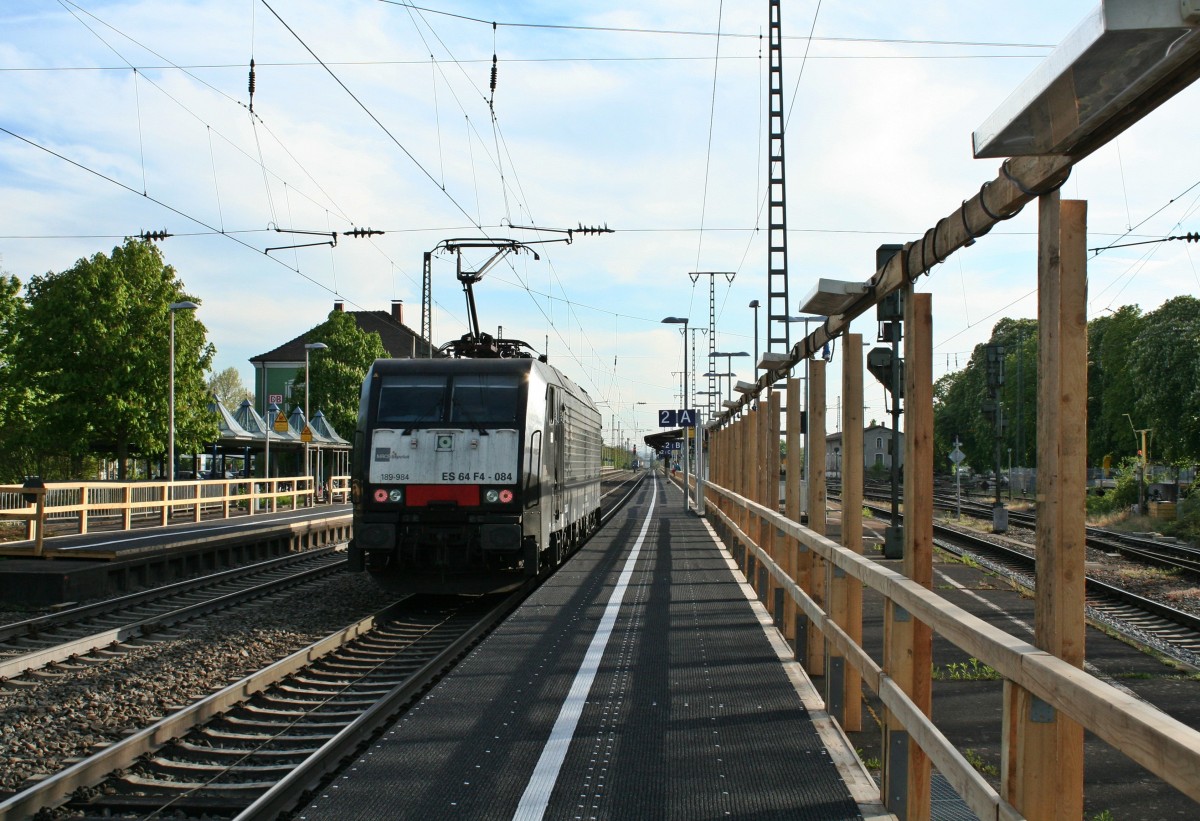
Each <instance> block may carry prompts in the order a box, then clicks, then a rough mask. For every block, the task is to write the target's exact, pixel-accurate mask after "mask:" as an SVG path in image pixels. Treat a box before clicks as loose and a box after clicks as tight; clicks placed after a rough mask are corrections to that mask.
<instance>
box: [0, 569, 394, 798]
mask: <svg viewBox="0 0 1200 821" xmlns="http://www.w3.org/2000/svg"><path fill="white" fill-rule="evenodd" d="M391 600H392V599H390V598H388V597H387V595H386V594H385V593H383V592H382V591H380V590H379V589H378V588H377V587H376V586H375V585H374V584H373V583H372V582H371V581H370V580H369V579H367V578H365V577H364V574H361V573H339V574H337V575H335V576H334V577H333V578H332V579H330V580H329V581H328V582H327V583H325V584H324V586H322V587H321V588H320V593H319V599H318V598H316V596H315V594H314V592H313V588H311V587H305V588H304V589H302V590H297V591H295V592H293V593H292V594H291V595H287V596H286V597H280V598H275V597H272V598H271V599H270V600H269V601H264V602H262V603H260V604H258V605H254V606H251V607H250V608H242V609H240V610H239V611H238V612H237V613H230V614H225V615H218V616H216V617H212V618H208V619H205V620H204V622H203V624H198V625H197V626H196V628H195V629H194V630H188V629H187V627H186V626H184V627H183V628H182V629H181V635H180V636H179V637H178V638H168V639H164V640H161V641H157V642H155V643H153V644H148V645H145V646H140V647H135V648H133V649H131V650H130V651H129V652H128V653H127V654H126V655H124V656H123V657H121V658H118V659H110V660H107V661H103V662H98V663H87V662H84V663H81V664H79V665H78V666H77V667H76V668H75V669H71V670H69V671H66V672H65V673H63V674H62V675H61V676H58V677H54V678H42V679H39V680H37V681H36V683H34V684H32V685H25V686H16V685H7V686H8V687H9V688H11V689H4V690H0V727H4V728H5V730H4V734H3V737H2V738H0V795H3V794H4V793H5V792H8V791H13V790H16V789H17V788H18V786H19V785H20V784H21V782H23V781H25V780H26V779H27V778H28V777H29V776H31V775H33V774H35V773H40V772H54V771H56V770H59V769H61V768H62V766H63V761H64V760H65V759H68V758H71V757H76V756H84V755H87V754H88V753H89V752H90V750H91V748H92V747H93V746H94V745H96V744H99V743H104V742H112V741H118V740H120V739H121V738H122V737H123V735H124V733H125V731H127V730H128V729H130V728H136V729H140V728H142V727H145V726H148V725H150V724H152V723H154V722H155V721H156V720H158V719H159V718H161V717H162V716H164V715H166V714H168V713H169V712H171V707H172V705H179V704H181V703H184V702H186V701H187V700H189V699H190V700H196V699H199V698H202V697H203V696H205V695H208V694H209V693H212V692H214V691H216V690H219V689H220V688H222V687H224V686H226V685H227V684H229V683H231V682H234V681H237V680H238V679H240V678H242V677H243V676H245V675H247V674H249V673H252V672H254V671H256V670H259V669H261V668H263V667H265V666H267V665H268V664H270V663H271V662H273V661H276V660H278V659H280V658H283V657H284V656H286V655H288V654H289V653H292V652H294V651H296V650H298V649H300V648H301V647H304V646H307V645H308V644H310V643H312V642H313V641H316V640H317V639H319V638H322V637H324V636H326V635H328V634H329V633H332V632H333V631H335V630H337V629H339V628H341V627H344V626H345V625H347V624H349V623H350V622H352V621H355V620H357V619H360V618H362V617H364V616H366V615H369V614H370V613H373V612H376V611H378V610H380V609H381V608H382V607H384V606H385V605H386V604H388V603H390V601H391ZM30 615H32V614H31V613H28V612H25V613H21V614H17V615H15V616H13V615H10V614H9V613H5V612H0V619H2V620H4V621H12V620H15V619H19V618H29V616H30Z"/></svg>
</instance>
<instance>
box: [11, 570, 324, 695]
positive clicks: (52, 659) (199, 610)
mask: <svg viewBox="0 0 1200 821" xmlns="http://www.w3.org/2000/svg"><path fill="white" fill-rule="evenodd" d="M345 563H346V559H345V558H344V557H342V558H340V559H338V560H336V561H334V562H332V563H330V564H325V565H322V566H320V567H314V568H310V569H308V570H305V571H302V572H300V573H295V574H292V575H289V576H286V577H284V578H282V579H273V580H271V581H268V582H264V583H262V584H259V585H255V586H253V587H248V588H246V589H244V590H237V591H234V592H232V593H226V594H224V595H221V596H217V597H216V598H212V599H207V600H205V601H202V602H197V603H196V604H190V605H186V606H184V607H179V608H176V609H174V610H171V611H168V612H166V613H162V614H160V615H157V616H150V617H149V618H144V619H139V620H138V621H135V622H130V623H129V624H125V625H122V626H121V627H114V628H111V629H109V630H102V631H100V632H98V633H92V634H91V635H88V636H84V637H82V638H78V639H73V640H71V641H68V642H64V643H62V644H56V645H54V646H53V647H49V648H46V649H44V650H37V651H34V652H32V653H25V654H22V655H19V656H13V657H11V658H7V659H4V660H3V661H0V681H6V680H8V679H11V678H15V677H17V676H20V675H22V674H24V673H26V672H29V671H30V670H36V669H39V668H42V667H45V666H46V665H48V664H54V663H56V662H61V661H66V660H68V659H71V658H73V657H76V656H80V655H84V654H86V653H90V652H92V651H94V650H100V649H102V648H105V647H109V646H111V645H113V644H117V643H120V642H123V641H128V640H129V639H132V638H137V637H139V636H145V635H149V634H151V633H153V632H154V631H156V630H160V629H162V628H164V627H170V626H172V625H175V624H179V623H181V622H186V621H190V620H191V619H194V618H196V617H198V616H203V615H207V614H208V613H212V612H215V611H218V610H224V609H226V608H228V607H231V606H233V605H235V604H239V603H241V602H243V601H250V600H253V599H257V598H261V597H262V596H265V595H269V594H271V593H274V592H276V591H277V590H281V589H284V588H287V587H292V586H295V585H297V584H302V583H304V582H307V581H311V580H312V579H315V578H319V577H321V576H324V575H328V574H330V573H333V572H335V571H337V570H340V569H341V568H342V567H343V566H344V565H345Z"/></svg>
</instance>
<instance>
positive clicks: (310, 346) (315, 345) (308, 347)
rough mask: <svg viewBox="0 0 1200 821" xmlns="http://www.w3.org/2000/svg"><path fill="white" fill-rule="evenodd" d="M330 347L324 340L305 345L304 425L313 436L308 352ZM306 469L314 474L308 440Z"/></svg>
mask: <svg viewBox="0 0 1200 821" xmlns="http://www.w3.org/2000/svg"><path fill="white" fill-rule="evenodd" d="M328 347H329V346H328V345H326V344H325V343H324V342H308V343H305V345H304V427H305V429H306V430H308V432H309V436H312V422H311V421H310V420H311V419H312V417H311V416H309V415H308V396H309V394H310V393H311V392H312V391H310V390H309V380H308V354H309V352H310V351H323V350H325V349H326V348H328ZM304 471H305V474H306V475H308V476H312V475H313V470H312V452H311V451H310V450H309V443H308V442H305V443H304ZM313 481H314V483H315V482H316V479H315V478H314V479H313ZM314 490H315V485H314Z"/></svg>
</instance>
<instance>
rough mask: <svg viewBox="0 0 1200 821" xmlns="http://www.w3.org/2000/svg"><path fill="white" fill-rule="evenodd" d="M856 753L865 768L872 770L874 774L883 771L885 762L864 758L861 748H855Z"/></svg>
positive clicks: (873, 758)
mask: <svg viewBox="0 0 1200 821" xmlns="http://www.w3.org/2000/svg"><path fill="white" fill-rule="evenodd" d="M854 752H856V753H858V760H859V761H861V762H862V763H863V766H864V767H866V768H867V769H868V770H871V771H872V772H877V771H879V770H882V769H883V762H882V761H880V760H879V759H878V758H875V757H874V756H871V757H870V758H864V757H863V751H862V748H861V747H855V748H854Z"/></svg>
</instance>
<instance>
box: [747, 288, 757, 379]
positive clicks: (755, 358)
mask: <svg viewBox="0 0 1200 821" xmlns="http://www.w3.org/2000/svg"><path fill="white" fill-rule="evenodd" d="M758 305H759V303H758V300H757V299H752V300H750V304H749V305H748V306H747V307H749V308H753V309H754V362H755V365H754V378H755V379H758Z"/></svg>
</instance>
